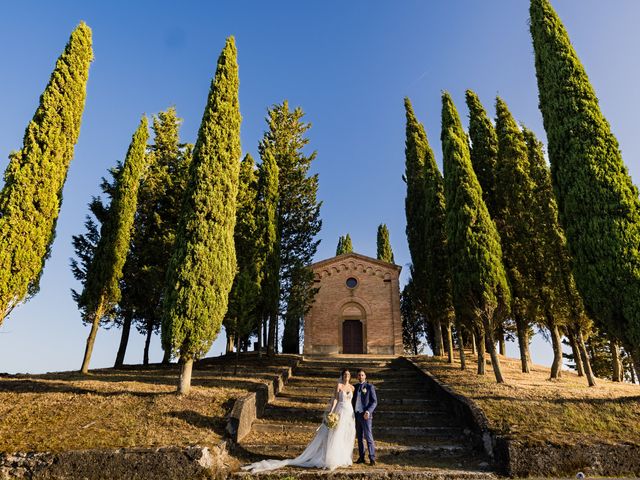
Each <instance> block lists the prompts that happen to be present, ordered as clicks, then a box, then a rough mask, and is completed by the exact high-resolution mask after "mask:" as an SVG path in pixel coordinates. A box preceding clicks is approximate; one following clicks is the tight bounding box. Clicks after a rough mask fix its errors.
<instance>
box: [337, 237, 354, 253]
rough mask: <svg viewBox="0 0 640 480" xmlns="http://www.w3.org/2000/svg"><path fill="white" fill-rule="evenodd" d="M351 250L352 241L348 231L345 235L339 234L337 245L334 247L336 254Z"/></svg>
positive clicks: (350, 251)
mask: <svg viewBox="0 0 640 480" xmlns="http://www.w3.org/2000/svg"><path fill="white" fill-rule="evenodd" d="M352 252H353V243H352V242H351V236H349V234H348V233H347V234H346V235H340V238H339V239H338V246H337V247H336V256H337V255H344V254H345V253H352Z"/></svg>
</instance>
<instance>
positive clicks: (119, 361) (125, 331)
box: [113, 312, 133, 368]
mask: <svg viewBox="0 0 640 480" xmlns="http://www.w3.org/2000/svg"><path fill="white" fill-rule="evenodd" d="M132 321H133V315H132V314H131V312H125V315H124V322H123V323H122V334H121V335H120V346H119V347H118V354H117V355H116V362H115V363H114V365H113V368H122V366H123V365H124V356H125V354H126V353H127V345H128V344H129V333H130V332H131V322H132Z"/></svg>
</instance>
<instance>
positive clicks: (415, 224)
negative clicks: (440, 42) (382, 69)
mask: <svg viewBox="0 0 640 480" xmlns="http://www.w3.org/2000/svg"><path fill="white" fill-rule="evenodd" d="M404 108H405V114H406V139H405V150H404V152H405V173H404V177H403V180H404V181H405V183H406V184H407V195H406V197H405V201H404V206H405V215H406V218H407V226H406V234H407V242H408V244H409V253H410V254H411V262H412V264H413V282H414V288H415V290H416V295H418V296H419V297H421V298H423V297H424V296H425V293H424V291H425V286H426V282H427V280H426V272H425V260H424V254H425V253H426V249H425V248H424V244H425V235H426V228H425V223H426V218H425V216H426V198H425V195H426V192H425V162H426V161H427V159H428V161H429V162H430V161H432V160H433V162H435V157H434V156H433V151H432V150H431V146H430V145H429V141H428V140H427V134H426V132H425V130H424V126H423V125H422V124H421V123H420V122H418V119H417V118H416V116H415V113H414V112H413V107H412V106H411V101H410V100H409V99H408V98H405V99H404Z"/></svg>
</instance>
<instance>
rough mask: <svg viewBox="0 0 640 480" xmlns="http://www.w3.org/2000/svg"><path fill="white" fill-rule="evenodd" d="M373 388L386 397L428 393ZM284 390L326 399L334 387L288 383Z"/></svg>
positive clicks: (418, 388) (416, 389)
mask: <svg viewBox="0 0 640 480" xmlns="http://www.w3.org/2000/svg"><path fill="white" fill-rule="evenodd" d="M373 386H374V387H375V389H376V393H377V395H378V396H380V395H382V394H384V395H387V396H389V395H396V394H398V395H408V396H420V397H423V396H425V395H427V394H428V393H429V391H428V390H427V389H426V388H425V387H423V386H422V385H417V386H415V385H410V386H408V387H404V386H400V385H399V384H394V385H391V386H389V385H384V384H380V385H375V384H373ZM285 389H286V390H287V391H290V392H299V393H305V394H308V395H315V394H317V393H320V394H326V395H327V396H328V397H330V396H332V395H333V393H334V392H335V385H315V384H313V383H309V382H307V383H292V384H290V383H289V382H287V385H286V387H285Z"/></svg>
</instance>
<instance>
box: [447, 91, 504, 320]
mask: <svg viewBox="0 0 640 480" xmlns="http://www.w3.org/2000/svg"><path fill="white" fill-rule="evenodd" d="M441 139H442V148H443V165H444V187H445V198H446V221H445V228H446V232H447V239H448V251H449V258H450V265H451V275H452V285H453V298H454V304H455V307H456V311H457V312H458V314H460V315H472V316H476V317H477V316H479V315H481V316H484V317H485V318H486V319H487V320H488V321H489V323H491V322H494V323H493V324H492V326H493V327H496V326H497V325H496V324H495V322H496V321H497V320H498V319H500V318H502V316H503V315H502V314H504V313H505V312H507V311H508V308H509V307H508V306H509V302H510V300H511V297H510V291H509V286H508V284H507V278H506V274H505V271H504V267H503V265H502V249H501V247H500V238H499V236H498V232H497V230H496V227H495V224H494V223H493V221H492V220H491V218H490V217H489V212H488V210H487V207H486V205H485V204H484V202H483V200H482V189H481V188H480V184H479V183H478V179H477V178H476V176H475V174H474V172H473V168H472V165H471V158H470V153H469V144H468V140H467V135H466V134H465V132H464V130H463V129H462V124H461V123H460V118H459V116H458V112H457V111H456V108H455V106H454V104H453V101H452V100H451V97H450V96H449V94H448V93H444V94H443V96H442V137H441Z"/></svg>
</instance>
